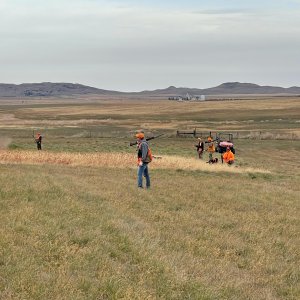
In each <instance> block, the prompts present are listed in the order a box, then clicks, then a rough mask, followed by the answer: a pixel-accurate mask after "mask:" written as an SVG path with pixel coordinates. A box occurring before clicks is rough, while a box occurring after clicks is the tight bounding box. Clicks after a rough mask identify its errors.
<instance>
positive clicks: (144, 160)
mask: <svg viewBox="0 0 300 300" xmlns="http://www.w3.org/2000/svg"><path fill="white" fill-rule="evenodd" d="M135 136H136V138H137V139H138V141H137V151H138V187H139V188H143V176H144V177H145V178H146V188H147V189H149V188H150V176H149V171H148V163H149V162H150V161H151V160H150V159H149V155H148V151H149V146H148V143H147V141H146V140H145V135H144V133H142V132H140V133H137V134H136V135H135Z"/></svg>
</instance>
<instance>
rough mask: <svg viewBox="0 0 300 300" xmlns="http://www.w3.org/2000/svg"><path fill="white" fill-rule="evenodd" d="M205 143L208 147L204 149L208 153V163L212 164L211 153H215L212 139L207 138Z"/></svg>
mask: <svg viewBox="0 0 300 300" xmlns="http://www.w3.org/2000/svg"><path fill="white" fill-rule="evenodd" d="M207 143H208V147H207V149H206V151H207V152H208V157H209V159H208V163H210V164H211V163H213V153H214V152H215V151H216V148H215V145H214V141H213V139H212V138H211V137H210V136H209V137H208V138H207Z"/></svg>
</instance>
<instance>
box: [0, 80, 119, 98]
mask: <svg viewBox="0 0 300 300" xmlns="http://www.w3.org/2000/svg"><path fill="white" fill-rule="evenodd" d="M87 94H98V95H112V94H113V95H116V94H121V93H119V92H116V91H108V90H102V89H97V88H94V87H90V86H86V85H82V84H77V83H76V84H74V83H51V82H42V83H23V84H18V85H17V84H3V83H0V97H24V96H25V97H26V96H27V97H50V96H73V95H87Z"/></svg>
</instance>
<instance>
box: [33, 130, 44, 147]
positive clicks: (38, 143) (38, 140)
mask: <svg viewBox="0 0 300 300" xmlns="http://www.w3.org/2000/svg"><path fill="white" fill-rule="evenodd" d="M42 138H43V137H42V135H41V134H40V133H38V134H37V135H36V139H35V142H36V146H37V149H38V150H42Z"/></svg>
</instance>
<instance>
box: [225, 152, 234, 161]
mask: <svg viewBox="0 0 300 300" xmlns="http://www.w3.org/2000/svg"><path fill="white" fill-rule="evenodd" d="M223 160H224V161H225V162H226V163H227V162H229V161H234V155H233V153H232V152H231V151H226V152H225V153H224V154H223Z"/></svg>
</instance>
